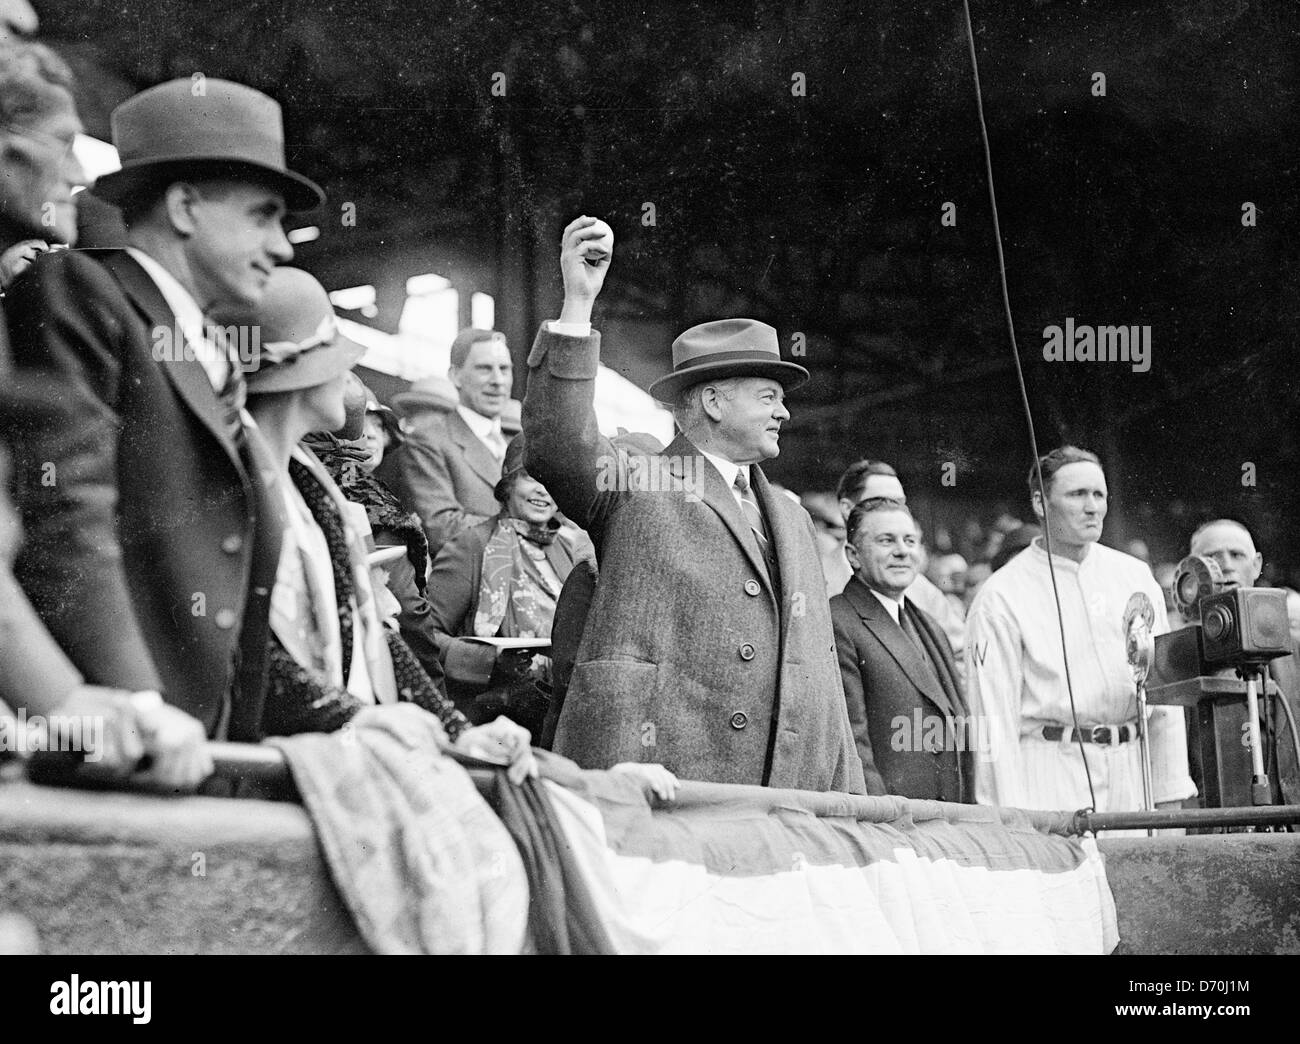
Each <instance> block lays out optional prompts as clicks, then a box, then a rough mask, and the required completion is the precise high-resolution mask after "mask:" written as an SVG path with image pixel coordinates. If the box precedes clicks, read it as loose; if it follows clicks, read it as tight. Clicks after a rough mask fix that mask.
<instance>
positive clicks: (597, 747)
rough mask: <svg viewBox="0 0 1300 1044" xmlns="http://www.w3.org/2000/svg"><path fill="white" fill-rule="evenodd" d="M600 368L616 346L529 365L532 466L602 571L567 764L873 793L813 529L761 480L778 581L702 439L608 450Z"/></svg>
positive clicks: (559, 338) (536, 357) (596, 343)
mask: <svg viewBox="0 0 1300 1044" xmlns="http://www.w3.org/2000/svg"><path fill="white" fill-rule="evenodd" d="M599 356H600V335H599V334H598V333H593V334H591V335H590V336H588V337H568V336H564V335H560V334H555V333H552V332H550V331H549V330H548V329H547V328H546V327H543V328H542V331H541V333H539V335H538V337H537V340H536V342H535V343H534V345H533V348H532V352H531V353H530V355H529V358H528V366H529V376H528V392H527V395H526V396H525V399H524V408H523V422H524V434H525V440H526V442H525V446H526V448H525V464H526V466H527V468H528V471H529V473H530V474H531V475H533V476H534V477H536V478H537V479H538V480H539V481H541V482H542V483H544V484H545V485H546V488H547V489H548V490H550V492H551V494H552V496H554V497H555V499H556V501H557V502H558V503H559V505H560V508H561V510H562V511H563V512H564V513H565V514H566V515H567V516H568V517H569V518H570V519H572V520H573V521H574V522H575V523H577V524H578V525H580V526H582V527H583V528H584V529H586V530H587V532H588V533H589V534H590V536H591V538H592V542H593V543H594V545H595V547H596V552H597V557H598V560H599V562H600V582H599V583H598V584H597V585H596V587H595V593H594V595H593V601H592V605H591V610H590V613H589V615H588V617H587V623H586V626H585V627H584V630H583V635H582V640H581V642H580V643H579V647H578V652H577V656H576V660H575V664H574V668H573V675H572V678H571V679H570V682H569V689H568V694H567V697H566V699H565V702H564V708H563V710H562V711H561V714H560V719H559V722H558V724H557V727H556V735H555V750H556V752H557V753H560V754H563V755H565V756H566V757H570V758H572V759H573V760H575V761H576V762H578V763H579V764H580V765H583V766H584V767H588V768H608V767H610V766H611V765H613V764H615V763H617V762H621V761H644V762H660V763H662V764H663V765H665V766H666V767H667V768H668V769H670V770H671V771H672V772H674V773H676V774H677V775H678V776H679V777H680V778H683V779H694V780H709V781H714V782H720V783H745V784H762V785H768V786H773V787H791V788H798V789H802V790H813V791H831V790H838V791H847V792H850V793H858V794H861V793H863V789H864V788H863V778H862V766H861V763H860V762H859V761H858V755H857V752H856V750H855V749H854V746H853V736H852V733H851V731H850V729H849V721H848V714H847V712H846V710H845V703H844V691H843V688H842V687H841V683H840V672H839V668H838V666H837V664H836V659H835V646H834V641H833V639H832V636H831V621H830V608H829V603H828V601H827V597H826V585H825V581H824V580H823V578H822V572H821V563H820V561H819V559H818V556H817V549H816V544H815V542H814V536H813V526H812V520H811V518H810V517H809V516H808V513H807V512H806V511H805V510H804V509H803V508H802V507H801V506H800V505H799V504H797V503H795V502H794V501H792V500H790V499H789V498H788V497H785V496H781V495H779V494H777V493H775V492H774V491H773V490H772V488H771V487H770V485H769V484H768V482H767V479H766V478H765V477H764V475H763V471H762V468H760V467H758V466H757V465H752V466H751V467H750V469H749V470H750V481H751V488H752V489H753V492H754V495H755V497H756V498H757V500H758V503H759V505H760V507H761V508H762V510H763V512H764V514H765V516H766V521H767V526H768V530H769V534H770V537H771V540H772V544H773V547H774V549H775V557H776V563H777V569H776V570H774V571H771V572H770V571H769V569H768V567H767V565H766V564H765V562H764V560H763V558H762V555H761V553H760V551H759V549H758V545H757V543H756V542H755V540H754V536H753V533H752V531H751V530H750V528H749V525H748V523H747V522H746V521H745V518H744V516H743V515H742V514H741V510H740V506H739V504H738V503H737V502H736V499H735V497H734V496H733V494H732V492H731V490H730V489H728V488H727V487H726V485H724V483H723V479H722V476H721V475H720V474H719V472H718V471H717V469H716V468H714V467H713V465H712V464H709V463H708V461H707V459H706V458H705V457H704V456H703V455H702V454H700V453H699V451H698V450H697V449H696V447H695V446H693V445H692V444H691V442H690V441H689V440H688V439H686V438H685V437H684V436H679V437H678V438H677V439H676V440H674V442H673V443H672V444H671V445H669V446H668V447H667V449H666V450H665V451H664V452H663V453H662V454H658V455H645V456H639V455H638V456H633V455H629V454H628V452H627V451H626V450H623V449H618V448H616V447H614V446H613V445H611V443H610V442H609V440H608V439H606V438H604V437H603V436H602V435H601V434H600V432H599V430H598V429H597V426H596V416H595V411H594V408H593V398H594V390H595V377H596V368H597V364H598V361H599ZM773 572H774V573H775V579H774V578H773V575H772V573H773Z"/></svg>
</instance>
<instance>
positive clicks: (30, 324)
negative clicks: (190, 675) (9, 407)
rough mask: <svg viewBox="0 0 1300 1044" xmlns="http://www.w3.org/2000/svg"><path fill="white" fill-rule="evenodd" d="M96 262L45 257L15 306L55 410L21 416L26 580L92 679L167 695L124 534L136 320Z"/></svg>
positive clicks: (17, 338) (13, 313)
mask: <svg viewBox="0 0 1300 1044" xmlns="http://www.w3.org/2000/svg"><path fill="white" fill-rule="evenodd" d="M115 299H117V300H121V301H122V307H126V304H125V299H124V298H122V295H121V294H120V292H119V291H117V289H116V283H115V282H114V281H113V278H112V276H110V275H109V274H108V272H107V271H106V270H105V269H103V268H102V267H101V266H100V265H98V264H97V263H96V262H94V261H92V260H90V259H89V258H87V257H85V256H83V255H79V254H75V253H72V252H69V251H63V252H60V253H58V254H54V255H46V256H44V257H42V258H40V259H38V261H37V263H36V264H34V265H33V266H32V268H31V270H30V271H29V272H28V273H27V275H26V276H25V277H24V278H23V279H20V280H19V281H18V282H17V283H16V284H15V285H14V287H13V288H12V289H11V291H10V294H9V297H8V299H7V302H6V303H7V311H8V314H9V326H10V332H11V337H12V341H13V349H14V361H15V363H16V364H17V367H18V371H19V374H20V376H22V377H23V378H24V379H33V380H34V379H39V381H40V383H41V395H42V398H43V399H44V400H45V401H46V403H47V404H56V405H57V408H56V409H52V410H48V411H44V410H37V411H36V412H34V413H30V414H28V415H27V416H25V417H24V418H22V419H20V420H19V421H18V424H17V427H18V430H17V431H16V432H14V434H13V442H12V446H13V451H14V464H15V471H16V481H17V488H18V496H17V501H18V505H19V508H20V511H21V513H22V519H23V524H24V527H25V529H26V533H27V536H26V542H25V544H24V547H23V551H22V554H21V556H20V558H19V561H18V567H17V570H16V572H17V576H18V579H19V581H20V583H22V585H23V587H24V589H25V590H26V591H27V593H28V596H29V597H30V598H31V600H32V603H33V605H34V606H35V608H36V610H37V611H38V612H39V613H40V615H41V617H42V619H43V620H44V621H45V624H46V626H47V627H48V628H49V631H50V634H51V635H52V636H53V637H54V639H55V640H56V641H57V642H58V644H59V645H60V646H61V647H62V648H63V650H64V651H65V652H66V653H67V654H68V656H69V658H70V659H71V660H72V662H73V663H74V664H76V666H77V667H78V668H79V669H80V670H81V671H82V673H84V674H85V675H86V678H87V679H88V680H89V681H91V682H92V683H96V684H102V685H112V686H118V687H121V688H127V689H160V688H161V687H162V685H161V681H160V679H159V676H158V672H157V669H156V668H155V666H154V664H153V659H152V657H151V656H150V654H149V649H148V645H147V643H146V642H145V640H144V635H143V632H142V630H141V628H140V624H139V621H138V620H137V618H136V614H135V610H134V608H133V604H132V599H131V595H130V589H129V587H128V585H127V580H126V573H125V570H124V568H123V558H122V549H121V545H120V544H119V541H118V537H117V513H118V499H119V490H118V465H117V446H118V440H119V439H120V438H122V437H124V432H125V433H126V434H128V435H129V428H130V426H131V425H132V424H138V423H141V422H142V419H141V418H123V417H122V416H121V415H120V414H119V412H118V382H119V380H121V379H122V372H121V357H122V352H123V351H124V348H123V346H124V344H125V340H126V338H127V337H129V336H130V332H129V330H127V329H126V326H125V323H126V321H128V320H130V319H131V318H132V317H131V316H130V315H125V316H124V315H123V314H121V313H120V312H118V311H115V309H114V307H113V305H112V304H111V302H113V301H114V300H115Z"/></svg>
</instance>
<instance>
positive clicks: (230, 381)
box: [206, 326, 248, 447]
mask: <svg viewBox="0 0 1300 1044" xmlns="http://www.w3.org/2000/svg"><path fill="white" fill-rule="evenodd" d="M206 333H207V335H208V337H209V339H210V340H211V341H212V343H213V344H214V345H216V346H217V350H218V351H219V352H221V353H222V354H223V355H224V356H225V357H226V379H225V381H224V382H223V383H222V385H221V387H220V388H218V389H217V398H218V399H219V400H220V402H221V412H222V417H223V419H224V420H225V422H226V431H227V432H228V433H229V434H230V439H231V441H232V442H234V444H235V445H236V446H239V447H242V446H243V445H244V421H243V418H242V417H241V416H240V412H241V411H242V410H243V408H244V403H245V402H246V401H247V399H248V384H247V383H246V382H245V380H244V369H243V367H242V366H241V365H240V360H239V354H238V352H237V351H235V350H234V346H233V345H231V344H230V343H229V342H228V341H227V339H226V337H225V334H224V332H223V331H222V329H221V327H219V326H209V327H208V329H207V331H206Z"/></svg>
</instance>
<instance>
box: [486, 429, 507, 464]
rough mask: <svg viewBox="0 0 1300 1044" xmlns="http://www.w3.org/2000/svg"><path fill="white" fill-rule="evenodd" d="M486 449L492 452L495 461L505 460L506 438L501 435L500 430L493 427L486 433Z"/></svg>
mask: <svg viewBox="0 0 1300 1044" xmlns="http://www.w3.org/2000/svg"><path fill="white" fill-rule="evenodd" d="M487 444H488V448H489V449H490V450H491V451H492V456H494V457H496V459H497V460H505V456H506V437H505V435H503V434H502V432H501V429H500V428H496V427H494V428H493V429H492V430H491V431H489V432H488V436H487Z"/></svg>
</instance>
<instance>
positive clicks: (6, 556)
mask: <svg viewBox="0 0 1300 1044" xmlns="http://www.w3.org/2000/svg"><path fill="white" fill-rule="evenodd" d="M72 90H73V82H72V74H71V72H70V71H69V69H68V67H67V66H66V65H65V64H64V63H63V61H62V60H61V59H60V58H59V57H58V56H57V55H55V54H54V53H53V52H52V51H50V50H48V49H47V48H45V47H43V46H41V45H40V44H33V43H25V42H3V43H0V251H7V249H8V248H10V247H11V246H12V245H13V244H16V243H23V242H27V243H31V242H34V241H39V242H40V245H41V248H42V250H43V249H44V246H45V244H44V241H45V240H46V239H51V240H55V241H58V242H63V243H68V244H71V243H73V242H75V240H76V238H77V221H76V206H75V204H74V202H73V192H74V191H75V187H76V186H77V185H80V184H82V183H83V182H84V180H85V172H84V171H83V170H82V169H81V166H80V164H79V163H78V162H77V158H76V155H75V153H74V152H73V150H72V144H73V141H74V138H75V135H76V134H77V133H78V132H79V131H80V129H81V122H80V120H79V119H78V117H77V110H76V106H75V104H74V103H73V96H72ZM39 252H40V251H33V252H32V253H31V255H30V256H32V257H34V256H36V255H37V254H39ZM24 267H25V266H24ZM10 274H16V273H14V272H13V270H12V269H11V270H10ZM58 393H59V388H58V386H57V384H55V383H53V382H50V381H47V380H45V379H43V377H42V376H41V375H40V374H29V375H25V376H24V378H22V379H16V378H15V375H14V374H13V372H12V370H11V364H10V359H9V347H8V335H7V332H6V324H5V321H4V316H3V313H0V417H2V418H3V419H4V421H5V426H6V434H7V436H13V435H15V434H17V433H19V432H21V431H23V430H30V429H31V428H32V427H33V426H35V425H39V426H41V427H43V428H45V430H47V431H50V432H54V433H56V435H57V436H58V437H59V438H61V439H62V440H65V441H62V442H61V443H60V447H61V449H62V450H64V451H66V452H68V453H74V454H75V453H77V452H85V451H87V450H88V449H89V448H90V444H88V443H82V442H80V441H79V440H82V439H84V438H85V435H84V434H83V433H82V432H81V431H80V422H81V418H80V417H79V416H78V415H77V411H76V405H75V403H71V402H64V401H61V400H60V398H59V394H58ZM9 470H10V469H9V457H8V452H7V450H6V448H5V444H4V441H0V713H2V712H3V707H4V705H5V704H8V705H9V707H10V709H11V710H12V711H14V712H15V713H17V714H26V715H27V721H28V722H32V721H33V720H35V719H37V718H41V719H44V720H45V721H46V722H47V723H55V722H60V721H62V722H72V721H77V722H87V721H98V722H99V723H101V725H102V733H101V736H100V739H99V742H98V744H97V749H93V750H87V749H85V748H84V747H83V749H82V753H83V754H86V755H87V757H88V760H91V761H93V762H95V763H96V764H97V766H98V767H99V768H101V769H112V770H116V771H118V772H121V773H123V774H125V773H126V772H129V771H131V770H133V769H134V768H135V767H136V766H137V764H138V763H139V762H140V759H141V758H142V757H144V756H146V755H147V756H148V757H149V758H150V759H151V764H150V768H149V770H148V773H147V775H148V777H149V778H150V779H151V780H152V781H154V782H157V783H159V784H162V785H164V786H171V787H180V788H185V787H189V786H192V785H193V784H195V783H197V782H198V781H199V780H200V779H202V778H203V777H204V776H206V775H208V774H209V773H210V772H211V770H212V763H211V760H210V758H209V757H208V755H207V752H206V751H205V750H204V748H203V738H204V736H203V731H202V729H201V728H200V727H199V725H198V722H196V721H195V720H194V719H192V718H190V717H189V716H188V715H186V714H184V713H182V712H180V711H178V710H177V709H176V708H174V707H168V706H166V705H165V704H163V703H162V701H161V700H160V699H159V698H158V696H157V694H156V693H148V692H143V691H141V692H133V691H130V690H128V689H125V688H109V687H105V686H99V685H95V684H93V683H90V682H88V681H87V680H86V678H85V676H84V675H83V674H82V672H81V671H79V670H78V669H77V667H76V666H75V665H74V664H73V663H72V661H71V660H70V659H69V658H68V656H67V655H66V654H65V653H64V652H63V650H62V649H61V648H60V647H59V645H58V643H57V642H56V641H55V640H54V638H53V637H51V635H50V633H49V631H48V630H47V629H46V627H45V625H44V623H43V622H42V621H41V619H40V617H39V616H38V615H37V613H36V611H35V609H34V608H33V607H32V604H31V602H30V600H29V599H28V598H27V595H26V594H25V592H24V591H23V590H22V589H21V588H20V587H19V586H18V584H17V583H16V581H15V578H14V575H13V572H12V564H13V560H14V557H15V555H16V554H17V551H18V548H19V536H20V533H19V527H18V525H17V520H16V516H15V514H14V512H13V509H12V506H11V504H10V501H9V494H8V486H9V481H8V480H9ZM55 728H56V729H57V726H55ZM83 732H84V730H83ZM85 738H86V737H85V736H84V735H83V737H82V741H83V743H84V741H85Z"/></svg>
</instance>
